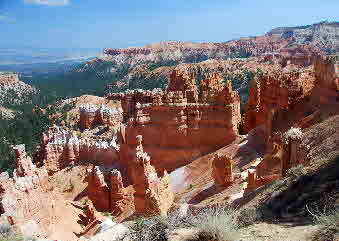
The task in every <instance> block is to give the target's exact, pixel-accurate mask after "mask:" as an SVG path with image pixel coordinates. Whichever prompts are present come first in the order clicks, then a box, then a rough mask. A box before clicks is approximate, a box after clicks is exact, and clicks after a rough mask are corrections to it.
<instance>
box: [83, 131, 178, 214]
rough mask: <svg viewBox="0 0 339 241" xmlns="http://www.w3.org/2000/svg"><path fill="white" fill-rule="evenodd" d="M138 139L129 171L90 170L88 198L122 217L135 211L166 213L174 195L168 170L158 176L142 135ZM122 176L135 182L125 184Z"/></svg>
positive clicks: (98, 207) (95, 168)
mask: <svg viewBox="0 0 339 241" xmlns="http://www.w3.org/2000/svg"><path fill="white" fill-rule="evenodd" d="M137 140H138V145H137V148H136V151H135V158H134V159H133V161H132V162H130V163H129V165H128V173H121V172H120V171H118V170H116V169H105V168H103V167H94V166H93V168H92V169H91V170H88V176H87V181H88V197H89V198H90V199H91V201H92V202H93V204H94V206H95V207H96V208H97V209H98V210H101V211H110V212H112V213H113V214H114V215H115V216H118V217H119V218H121V217H122V216H123V217H125V216H126V215H127V214H128V212H131V211H132V212H133V211H134V210H135V211H136V212H137V213H140V214H143V215H152V214H161V215H166V214H167V211H168V210H169V208H170V207H171V205H172V202H173V198H174V197H173V193H172V191H171V190H170V186H169V185H170V179H169V176H168V174H167V173H165V174H164V176H163V177H161V178H159V177H158V175H157V173H156V171H155V169H154V167H153V166H152V165H151V164H150V157H149V156H148V154H147V153H145V152H144V151H143V146H142V137H141V136H138V137H137ZM122 174H123V175H127V174H128V175H129V176H125V177H122ZM123 178H125V179H129V178H130V179H131V180H132V185H131V186H127V187H124V184H123Z"/></svg>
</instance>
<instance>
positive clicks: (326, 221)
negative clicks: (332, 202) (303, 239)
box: [312, 208, 339, 241]
mask: <svg viewBox="0 0 339 241" xmlns="http://www.w3.org/2000/svg"><path fill="white" fill-rule="evenodd" d="M314 221H315V224H318V225H319V226H320V229H319V231H318V232H317V233H316V234H315V235H314V237H313V239H312V241H331V240H333V241H334V240H338V238H339V208H336V209H334V210H333V211H330V212H327V213H323V214H320V215H314Z"/></svg>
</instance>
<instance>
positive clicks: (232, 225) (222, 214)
mask: <svg viewBox="0 0 339 241" xmlns="http://www.w3.org/2000/svg"><path fill="white" fill-rule="evenodd" d="M193 222H194V226H195V227H196V228H197V229H198V230H199V232H198V234H197V237H196V239H195V240H196V241H198V240H211V241H214V240H215V241H233V240H238V229H239V225H238V222H237V213H236V211H235V210H234V209H232V208H229V207H215V208H208V209H206V210H203V211H202V212H201V213H200V214H199V215H198V216H197V217H195V218H194V220H193ZM192 241H193V240H192Z"/></svg>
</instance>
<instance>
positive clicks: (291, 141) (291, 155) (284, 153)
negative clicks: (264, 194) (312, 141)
mask: <svg viewBox="0 0 339 241" xmlns="http://www.w3.org/2000/svg"><path fill="white" fill-rule="evenodd" d="M309 152H310V150H309V147H308V146H306V145H305V144H304V143H303V133H302V131H301V129H299V128H294V127H292V128H290V129H289V130H288V131H287V132H285V133H284V135H281V134H280V133H276V134H275V135H274V136H273V148H272V151H271V152H269V153H268V154H266V155H265V156H264V158H263V159H262V160H261V162H260V163H259V164H258V165H257V166H256V169H255V170H250V171H249V173H248V185H247V188H246V190H245V192H250V191H253V190H254V189H255V188H258V187H260V186H262V185H265V184H267V183H270V182H272V181H274V180H277V179H279V178H281V177H283V176H286V174H287V173H288V170H289V169H290V168H292V167H295V166H298V165H304V166H306V165H309V162H310V156H309Z"/></svg>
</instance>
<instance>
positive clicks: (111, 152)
mask: <svg viewBox="0 0 339 241" xmlns="http://www.w3.org/2000/svg"><path fill="white" fill-rule="evenodd" d="M118 149H119V146H118V145H117V144H116V142H115V139H114V138H113V139H112V141H111V142H107V141H100V140H93V139H88V138H80V137H78V136H77V135H76V134H75V133H73V132H70V131H67V130H66V129H63V128H61V127H59V126H53V127H51V128H49V130H48V132H47V133H45V134H44V135H43V141H42V144H41V147H40V152H41V155H40V158H42V159H43V161H42V162H43V163H44V164H45V167H46V169H47V170H48V171H49V173H55V172H57V171H59V170H61V169H63V168H65V167H67V166H69V165H71V164H72V165H74V164H76V163H77V162H78V161H94V162H95V163H97V164H100V165H114V164H117V163H118V160H119V155H118Z"/></svg>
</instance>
